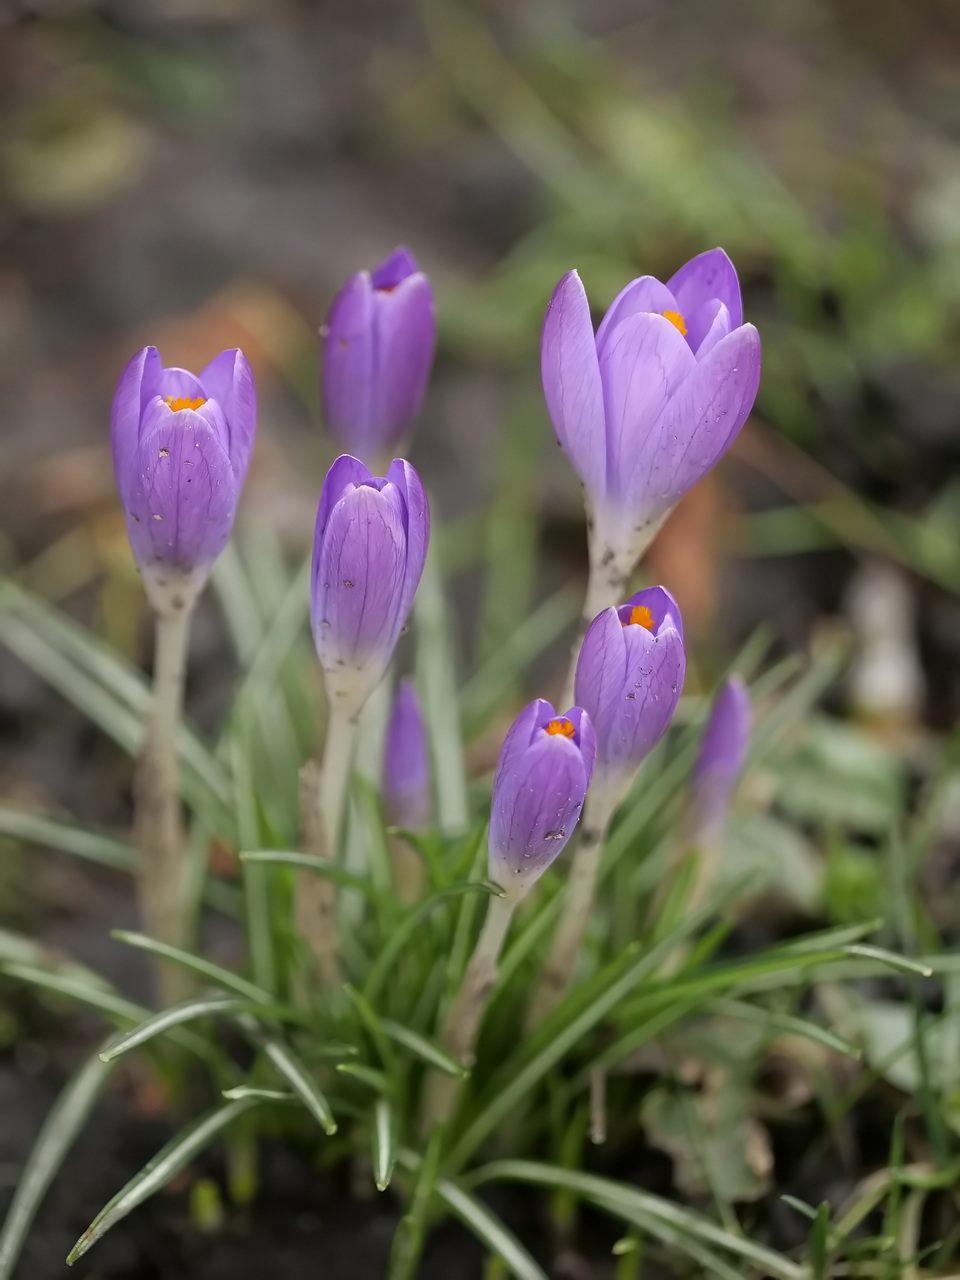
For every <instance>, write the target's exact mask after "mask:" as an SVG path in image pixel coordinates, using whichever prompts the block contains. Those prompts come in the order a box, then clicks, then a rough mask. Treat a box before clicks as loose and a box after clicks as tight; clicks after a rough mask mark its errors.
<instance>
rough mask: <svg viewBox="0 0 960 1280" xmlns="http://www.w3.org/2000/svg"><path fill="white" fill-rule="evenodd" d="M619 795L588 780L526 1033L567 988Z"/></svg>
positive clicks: (608, 787) (551, 1007) (607, 787)
mask: <svg viewBox="0 0 960 1280" xmlns="http://www.w3.org/2000/svg"><path fill="white" fill-rule="evenodd" d="M621 795H622V790H621V789H620V788H616V787H612V786H611V785H610V784H607V785H604V782H603V780H602V779H598V778H595V779H594V782H593V786H592V787H591V788H590V790H589V791H588V792H587V799H586V802H585V804H584V806H583V822H582V825H581V827H580V838H579V840H578V842H577V846H576V848H575V849H574V853H573V861H572V863H571V865H570V875H569V878H568V880H567V884H566V888H565V890H564V899H563V909H562V913H561V916H560V922H559V924H558V925H557V931H556V933H555V934H554V935H553V942H552V943H551V945H550V950H549V952H548V953H547V959H546V962H545V963H544V966H543V969H542V970H541V972H540V977H539V979H538V981H537V985H536V988H535V989H534V993H533V999H532V1000H531V1002H530V1007H529V1009H528V1011H527V1022H526V1026H527V1030H528V1031H532V1030H533V1029H534V1028H535V1027H536V1026H538V1025H539V1024H540V1023H541V1022H542V1021H543V1019H544V1018H545V1017H546V1016H547V1015H548V1014H549V1013H551V1012H552V1011H553V1010H554V1009H555V1008H556V1006H557V1004H559V1002H560V1000H561V999H562V997H563V994H564V992H565V991H566V990H567V988H568V987H569V985H570V980H571V978H572V977H573V971H574V969H575V967H576V963H577V959H578V957H579V955H580V949H581V947H582V946H583V939H584V937H585V935H586V932H587V925H588V924H589V921H590V913H591V912H592V910H593V903H594V899H595V897H596V892H597V876H598V873H599V870H600V855H601V853H602V851H603V844H604V841H605V839H606V835H607V829H608V828H609V826H610V819H611V818H612V817H613V814H614V812H615V810H616V808H617V805H618V804H619V800H620V796H621Z"/></svg>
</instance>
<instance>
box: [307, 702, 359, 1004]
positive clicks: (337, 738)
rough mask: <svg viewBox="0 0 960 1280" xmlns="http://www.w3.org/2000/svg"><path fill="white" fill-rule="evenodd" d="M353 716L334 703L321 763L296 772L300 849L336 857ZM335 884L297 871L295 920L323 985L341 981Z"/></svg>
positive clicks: (350, 760) (354, 735) (352, 743)
mask: <svg viewBox="0 0 960 1280" xmlns="http://www.w3.org/2000/svg"><path fill="white" fill-rule="evenodd" d="M356 738H357V715H356V713H355V712H349V713H348V712H346V711H343V710H341V709H339V708H337V707H336V705H334V706H332V707H331V709H330V718H329V720H328V721H327V736H326V740H325V741H324V744H323V762H322V764H321V765H320V766H318V765H317V764H316V762H315V761H310V762H309V763H308V764H306V765H305V766H304V768H303V769H302V770H301V773H300V808H301V815H300V820H301V827H302V835H303V843H304V851H305V852H307V853H315V854H317V855H319V856H320V857H323V858H327V859H329V860H330V861H331V862H336V861H337V858H338V856H339V852H340V834H341V831H342V828H343V819H344V814H345V812H346V808H347V800H348V798H349V793H350V778H351V776H352V772H353V757H354V752H355V749H356ZM336 907H337V887H336V885H335V884H334V882H333V881H332V880H330V879H329V878H328V877H326V876H322V875H317V874H316V873H315V872H312V871H301V872H300V873H299V875H298V877H297V887H296V894H295V904H294V912H295V916H296V925H297V929H298V931H299V933H300V936H301V937H302V938H303V940H304V942H305V943H306V945H307V948H308V950H309V951H310V954H311V955H312V956H313V959H314V962H315V964H316V969H317V976H318V978H319V979H320V982H321V983H322V984H323V985H324V986H327V987H332V986H335V985H336V984H337V983H338V982H339V981H340V966H339V961H338V958H337V930H336Z"/></svg>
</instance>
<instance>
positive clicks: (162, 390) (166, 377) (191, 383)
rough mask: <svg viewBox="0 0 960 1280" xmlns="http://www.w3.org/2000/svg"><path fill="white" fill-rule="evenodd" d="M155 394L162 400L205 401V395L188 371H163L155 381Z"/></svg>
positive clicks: (199, 382)
mask: <svg viewBox="0 0 960 1280" xmlns="http://www.w3.org/2000/svg"><path fill="white" fill-rule="evenodd" d="M156 394H157V395H159V396H161V397H162V398H163V399H164V400H206V398H207V393H206V392H205V391H204V389H203V384H202V383H201V381H200V379H199V378H198V377H197V375H196V374H195V373H191V372H190V370H189V369H176V368H172V369H164V370H163V371H162V372H161V374H160V377H159V378H158V380H157V390H156Z"/></svg>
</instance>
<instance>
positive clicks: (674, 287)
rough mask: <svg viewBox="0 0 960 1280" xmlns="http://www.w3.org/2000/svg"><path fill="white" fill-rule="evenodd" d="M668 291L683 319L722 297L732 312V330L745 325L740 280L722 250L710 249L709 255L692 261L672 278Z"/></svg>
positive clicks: (699, 255)
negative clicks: (712, 300)
mask: <svg viewBox="0 0 960 1280" xmlns="http://www.w3.org/2000/svg"><path fill="white" fill-rule="evenodd" d="M667 288H668V289H669V290H670V292H671V293H672V294H673V296H674V297H675V298H676V300H677V302H678V304H679V310H680V312H681V313H682V314H683V315H684V316H688V315H692V314H693V313H694V312H695V311H697V310H698V309H699V308H700V307H701V306H702V305H703V303H704V302H709V301H710V299H711V298H719V299H720V301H721V302H722V303H723V304H724V306H725V307H726V308H727V310H728V311H729V312H730V326H731V328H733V329H737V328H739V327H740V325H741V324H743V303H742V301H741V299H740V281H739V280H738V279H737V272H736V269H735V267H734V265H733V263H732V262H731V261H730V259H729V258H728V257H727V255H726V254H725V253H724V251H723V250H722V249H708V250H707V251H706V253H699V254H697V256H696V257H695V258H691V259H690V261H689V262H686V263H684V265H683V266H682V267H681V268H680V270H679V271H678V272H677V273H676V274H675V275H673V276H671V277H670V279H669V280H668V281H667Z"/></svg>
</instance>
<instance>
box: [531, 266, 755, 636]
mask: <svg viewBox="0 0 960 1280" xmlns="http://www.w3.org/2000/svg"><path fill="white" fill-rule="evenodd" d="M541 372H542V377H543V390H544V395H545V397H546V402H547V408H548V410H549V413H550V418H551V420H552V422H553V427H554V430H555V431H556V433H557V438H558V439H559V441H560V444H561V445H562V447H563V449H564V451H565V452H566V454H567V456H568V458H569V459H570V461H571V463H572V464H573V467H574V469H575V470H576V472H577V474H578V475H579V477H580V479H581V480H582V481H583V485H584V488H585V490H586V500H587V510H588V516H589V522H590V549H591V573H592V582H591V586H592V588H593V600H592V602H591V603H592V607H589V605H588V615H587V616H590V615H591V614H592V613H595V612H597V611H598V609H599V607H601V605H602V604H610V603H612V602H613V600H614V599H616V598H617V597H618V595H619V594H620V590H621V588H622V586H623V583H624V582H625V581H626V579H627V578H628V577H629V575H630V573H631V572H632V570H633V568H634V566H635V565H636V562H637V560H638V559H639V557H640V555H642V553H643V551H644V550H645V548H646V546H647V544H648V543H649V541H650V539H651V538H652V536H653V534H654V533H655V532H656V530H657V529H658V528H659V527H660V525H661V523H662V522H663V520H664V519H665V517H666V516H667V515H668V514H669V512H670V510H671V509H672V508H673V506H674V505H675V504H676V503H677V502H678V501H679V499H680V498H682V497H683V495H684V494H685V493H686V492H687V490H688V489H690V488H692V486H693V485H694V484H696V482H697V481H698V480H699V479H701V477H702V476H704V475H705V474H706V473H707V471H709V470H710V468H711V467H712V466H713V465H714V464H715V463H716V462H717V460H718V459H719V458H720V457H721V456H722V455H723V453H724V452H725V451H726V450H727V449H728V448H729V446H730V444H731V443H732V441H733V440H734V438H735V437H736V435H737V433H738V432H739V430H740V428H741V427H742V426H743V424H744V422H745V421H746V419H747V415H748V414H749V412H750V410H751V408H752V407H753V402H754V399H755V397H756V394H757V387H758V385H759V381H760V339H759V336H758V334H757V331H756V329H755V328H754V327H753V325H751V324H744V323H743V309H742V305H741V301H740V285H739V282H738V280H737V274H736V271H735V270H734V268H733V264H732V263H731V262H730V259H729V258H728V257H727V255H726V254H725V253H724V252H723V250H722V249H712V250H710V251H709V252H707V253H702V254H700V255H699V256H698V257H696V258H693V259H692V260H691V261H690V262H688V263H686V264H685V266H683V267H681V268H680V270H679V271H678V272H677V273H676V274H675V275H674V276H672V277H671V278H670V279H669V280H668V281H667V283H666V284H662V283H661V282H660V281H659V280H656V279H655V278H654V277H653V276H641V277H640V278H639V279H637V280H633V281H631V282H630V284H628V285H627V286H626V288H624V289H623V290H622V291H621V292H620V293H619V294H618V296H617V297H616V298H615V299H614V301H613V303H612V304H611V306H610V308H609V310H608V311H607V313H606V315H605V316H604V318H603V320H602V321H601V323H600V327H599V328H598V330H597V332H596V334H594V331H593V324H592V322H591V319H590V305H589V303H588V301H587V295H586V293H585V291H584V288H583V285H582V284H581V282H580V277H579V276H578V275H577V273H576V271H570V272H568V273H567V274H566V275H565V276H564V277H563V279H562V280H561V281H560V283H559V284H558V285H557V287H556V289H555V291H554V294H553V297H552V298H551V299H550V304H549V306H548V307H547V313H546V318H545V320H544V327H543V343H542V349H541Z"/></svg>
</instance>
